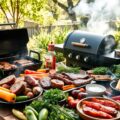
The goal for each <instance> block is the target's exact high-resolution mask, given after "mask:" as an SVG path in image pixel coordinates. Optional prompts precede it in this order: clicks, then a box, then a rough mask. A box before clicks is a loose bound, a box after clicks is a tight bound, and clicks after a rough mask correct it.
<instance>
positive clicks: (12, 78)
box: [0, 75, 16, 85]
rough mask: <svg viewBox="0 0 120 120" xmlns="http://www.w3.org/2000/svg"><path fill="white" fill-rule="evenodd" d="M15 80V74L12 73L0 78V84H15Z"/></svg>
mask: <svg viewBox="0 0 120 120" xmlns="http://www.w3.org/2000/svg"><path fill="white" fill-rule="evenodd" d="M15 80H16V77H15V75H10V76H8V77H6V78H3V79H2V80H0V85H3V84H13V83H14V82H15Z"/></svg>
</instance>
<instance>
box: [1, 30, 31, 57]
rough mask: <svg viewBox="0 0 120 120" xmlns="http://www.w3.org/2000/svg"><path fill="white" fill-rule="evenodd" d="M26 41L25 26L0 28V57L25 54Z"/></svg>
mask: <svg viewBox="0 0 120 120" xmlns="http://www.w3.org/2000/svg"><path fill="white" fill-rule="evenodd" d="M28 41H29V38H28V33H27V29H26V28H21V29H9V30H0V57H11V56H15V55H17V54H27V52H28V51H27V43H28Z"/></svg>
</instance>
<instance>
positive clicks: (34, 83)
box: [25, 75, 39, 86]
mask: <svg viewBox="0 0 120 120" xmlns="http://www.w3.org/2000/svg"><path fill="white" fill-rule="evenodd" d="M25 82H27V83H28V84H29V85H31V86H38V85H39V83H38V81H37V80H36V79H35V78H33V77H32V76H28V75H27V76H25Z"/></svg>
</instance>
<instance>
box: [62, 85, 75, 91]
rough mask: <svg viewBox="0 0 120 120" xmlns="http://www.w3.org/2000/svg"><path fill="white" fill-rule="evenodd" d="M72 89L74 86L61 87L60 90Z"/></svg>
mask: <svg viewBox="0 0 120 120" xmlns="http://www.w3.org/2000/svg"><path fill="white" fill-rule="evenodd" d="M72 88H75V85H65V86H63V87H62V90H69V89H72Z"/></svg>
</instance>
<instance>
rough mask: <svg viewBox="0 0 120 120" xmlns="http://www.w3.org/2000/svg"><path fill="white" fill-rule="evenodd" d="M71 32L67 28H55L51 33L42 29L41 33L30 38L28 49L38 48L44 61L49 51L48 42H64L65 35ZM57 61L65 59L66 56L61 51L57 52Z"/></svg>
mask: <svg viewBox="0 0 120 120" xmlns="http://www.w3.org/2000/svg"><path fill="white" fill-rule="evenodd" d="M68 32H70V31H69V30H68V29H67V28H64V29H60V28H55V29H54V30H53V31H52V32H51V33H47V32H45V31H41V32H40V34H39V35H37V36H33V37H32V38H30V41H29V43H28V49H32V50H36V51H38V52H40V54H41V58H42V61H44V56H45V54H46V52H47V46H48V44H49V43H50V42H51V41H53V42H54V43H55V44H61V43H64V40H65V37H66V35H67V34H68ZM56 56H57V57H56V58H57V62H60V61H63V60H64V57H63V55H62V54H61V53H58V52H57V53H56Z"/></svg>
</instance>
